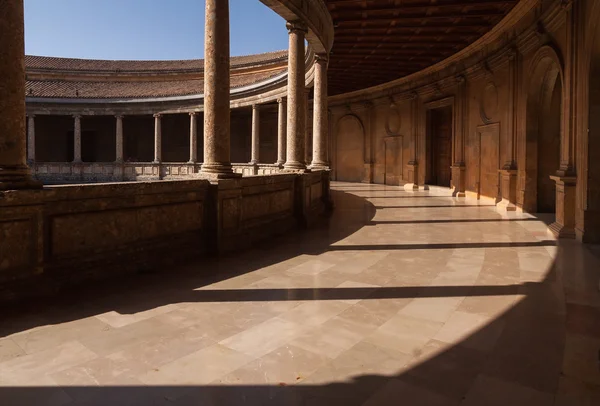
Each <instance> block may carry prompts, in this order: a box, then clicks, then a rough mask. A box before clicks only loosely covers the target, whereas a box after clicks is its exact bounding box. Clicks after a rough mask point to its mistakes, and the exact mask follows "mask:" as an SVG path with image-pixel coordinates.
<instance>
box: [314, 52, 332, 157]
mask: <svg viewBox="0 0 600 406" xmlns="http://www.w3.org/2000/svg"><path fill="white" fill-rule="evenodd" d="M327 63H328V59H327V56H326V55H317V56H316V63H315V95H314V104H313V158H312V164H311V166H312V167H313V168H315V169H325V168H327V167H328V166H329V160H328V156H327V145H328V142H327V136H328V128H329V127H328V124H327Z"/></svg>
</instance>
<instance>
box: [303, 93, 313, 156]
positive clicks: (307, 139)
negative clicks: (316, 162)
mask: <svg viewBox="0 0 600 406" xmlns="http://www.w3.org/2000/svg"><path fill="white" fill-rule="evenodd" d="M309 96H310V87H307V88H305V89H304V100H303V101H302V105H303V106H304V162H305V163H306V165H309V164H310V156H311V153H312V145H311V141H312V140H311V135H310V126H311V124H312V123H311V122H310V109H309V108H308V105H309V103H310V102H309Z"/></svg>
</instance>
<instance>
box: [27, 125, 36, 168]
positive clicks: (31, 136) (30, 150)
mask: <svg viewBox="0 0 600 406" xmlns="http://www.w3.org/2000/svg"><path fill="white" fill-rule="evenodd" d="M34 162H35V114H30V115H28V116H27V163H29V164H32V163H34Z"/></svg>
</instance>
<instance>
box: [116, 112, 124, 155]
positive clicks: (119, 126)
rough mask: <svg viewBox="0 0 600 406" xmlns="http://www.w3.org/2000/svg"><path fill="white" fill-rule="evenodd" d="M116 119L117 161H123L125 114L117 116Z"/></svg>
mask: <svg viewBox="0 0 600 406" xmlns="http://www.w3.org/2000/svg"><path fill="white" fill-rule="evenodd" d="M115 119H116V143H115V145H116V150H115V161H116V162H123V116H115Z"/></svg>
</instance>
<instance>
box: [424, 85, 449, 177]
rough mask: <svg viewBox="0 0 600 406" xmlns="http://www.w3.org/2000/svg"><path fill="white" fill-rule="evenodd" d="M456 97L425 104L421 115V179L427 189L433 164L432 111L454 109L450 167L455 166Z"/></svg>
mask: <svg viewBox="0 0 600 406" xmlns="http://www.w3.org/2000/svg"><path fill="white" fill-rule="evenodd" d="M455 103H456V102H455V97H454V96H447V97H443V98H441V99H437V100H433V101H430V102H427V103H424V104H423V112H422V114H421V122H422V125H421V128H423V130H424V131H423V133H422V135H421V139H422V143H421V145H423V148H421V149H420V150H419V153H418V155H419V160H420V162H422V163H423V165H419V172H420V178H421V181H422V182H423V184H424V185H426V187H425V188H426V189H427V188H428V187H427V181H428V180H429V175H430V172H429V171H430V170H431V165H432V162H430V161H429V154H430V148H431V147H432V146H431V118H430V117H431V111H432V110H435V109H440V108H444V107H450V108H451V109H452V114H451V117H452V126H451V128H452V136H451V144H452V151H451V153H450V165H453V164H454V156H455V154H454V152H455V151H454V148H455V144H456V123H457V117H456V106H455ZM450 185H452V170H451V169H450Z"/></svg>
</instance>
